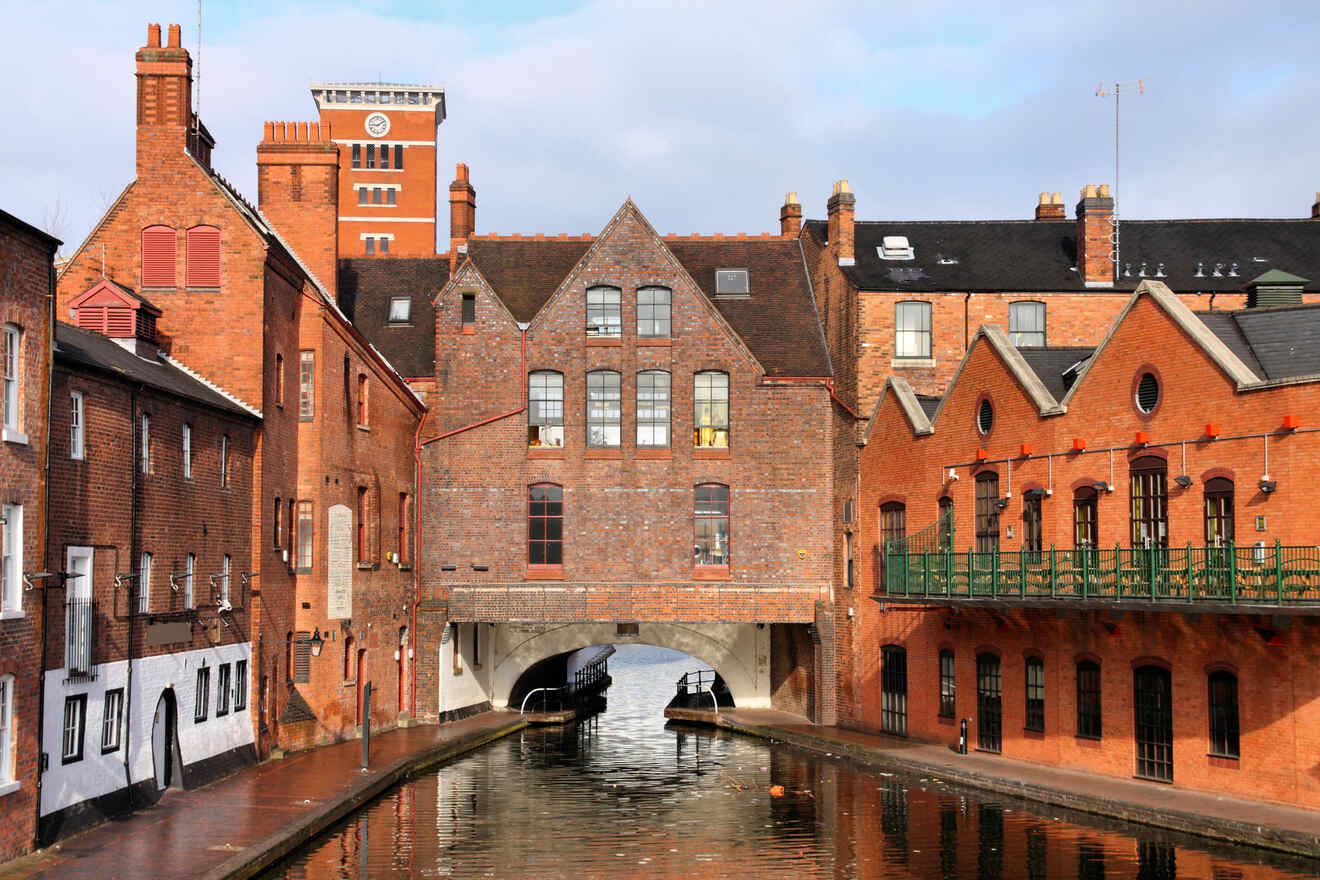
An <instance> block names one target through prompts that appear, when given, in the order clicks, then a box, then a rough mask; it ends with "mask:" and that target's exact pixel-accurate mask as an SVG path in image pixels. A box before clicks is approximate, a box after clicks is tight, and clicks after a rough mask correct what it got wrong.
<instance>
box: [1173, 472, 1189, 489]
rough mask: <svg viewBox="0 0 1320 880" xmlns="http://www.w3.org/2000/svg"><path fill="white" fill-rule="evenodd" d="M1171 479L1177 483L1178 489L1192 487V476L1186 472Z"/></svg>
mask: <svg viewBox="0 0 1320 880" xmlns="http://www.w3.org/2000/svg"><path fill="white" fill-rule="evenodd" d="M1173 481H1174V482H1175V483H1177V484H1178V488H1180V489H1190V488H1191V487H1192V478H1191V477H1189V476H1187V475H1186V474H1180V475H1178V476H1176V477H1174V478H1173Z"/></svg>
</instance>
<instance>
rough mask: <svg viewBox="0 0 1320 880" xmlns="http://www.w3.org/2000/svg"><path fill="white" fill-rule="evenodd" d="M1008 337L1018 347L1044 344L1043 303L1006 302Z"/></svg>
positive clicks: (1033, 301)
mask: <svg viewBox="0 0 1320 880" xmlns="http://www.w3.org/2000/svg"><path fill="white" fill-rule="evenodd" d="M1008 338H1009V339H1011V340H1013V344H1014V345H1016V346H1018V347H1019V348H1020V347H1022V346H1037V347H1041V348H1043V347H1044V346H1045V303H1043V302H1037V301H1035V300H1021V301H1019V302H1015V303H1009V304H1008Z"/></svg>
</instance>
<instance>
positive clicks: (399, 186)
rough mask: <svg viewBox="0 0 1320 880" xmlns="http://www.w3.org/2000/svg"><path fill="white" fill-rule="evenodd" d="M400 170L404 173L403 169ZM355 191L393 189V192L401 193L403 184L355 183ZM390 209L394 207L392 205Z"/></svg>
mask: <svg viewBox="0 0 1320 880" xmlns="http://www.w3.org/2000/svg"><path fill="white" fill-rule="evenodd" d="M399 170H400V171H402V170H403V169H402V168H400V169H399ZM353 189H354V191H357V190H360V189H392V190H394V191H395V192H400V191H401V190H402V189H403V184H401V183H373V182H371V181H368V182H366V183H355V184H353ZM390 207H393V205H391V206H390Z"/></svg>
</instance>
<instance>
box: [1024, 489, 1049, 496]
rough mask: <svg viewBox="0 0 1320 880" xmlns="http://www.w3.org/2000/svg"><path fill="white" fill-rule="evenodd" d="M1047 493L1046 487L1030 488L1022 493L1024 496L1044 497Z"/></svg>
mask: <svg viewBox="0 0 1320 880" xmlns="http://www.w3.org/2000/svg"><path fill="white" fill-rule="evenodd" d="M1045 495H1046V492H1045V490H1044V489H1028V490H1026V491H1025V492H1023V493H1022V497H1023V498H1044V497H1045Z"/></svg>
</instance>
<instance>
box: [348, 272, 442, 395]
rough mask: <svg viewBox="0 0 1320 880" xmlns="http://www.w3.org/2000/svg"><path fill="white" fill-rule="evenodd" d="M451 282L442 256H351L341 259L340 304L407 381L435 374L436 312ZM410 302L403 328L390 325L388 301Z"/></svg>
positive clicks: (400, 325) (397, 325)
mask: <svg viewBox="0 0 1320 880" xmlns="http://www.w3.org/2000/svg"><path fill="white" fill-rule="evenodd" d="M447 283H449V260H448V259H447V258H445V257H353V258H348V259H342V260H340V261H339V285H338V294H339V306H340V308H341V309H343V311H344V314H345V315H347V316H348V318H349V320H350V321H352V322H353V324H354V326H356V327H357V328H358V329H359V330H360V331H362V333H363V335H364V336H366V337H367V338H368V339H370V340H372V342H373V344H374V345H375V346H376V348H378V349H379V350H380V352H381V354H383V355H384V356H385V357H386V358H387V359H388V360H389V362H390V363H391V364H393V365H394V366H395V367H396V368H397V369H398V370H399V371H400V372H401V373H403V375H405V376H409V377H419V376H430V375H432V374H433V373H434V372H435V309H434V307H433V306H432V302H433V301H434V299H435V296H436V294H437V293H439V292H440V291H441V290H442V289H443V288H444V286H445V285H446V284H447ZM395 297H407V298H408V300H409V314H410V320H409V322H408V323H407V324H391V323H390V320H389V318H390V301H391V300H393V299H394V298H395Z"/></svg>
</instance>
